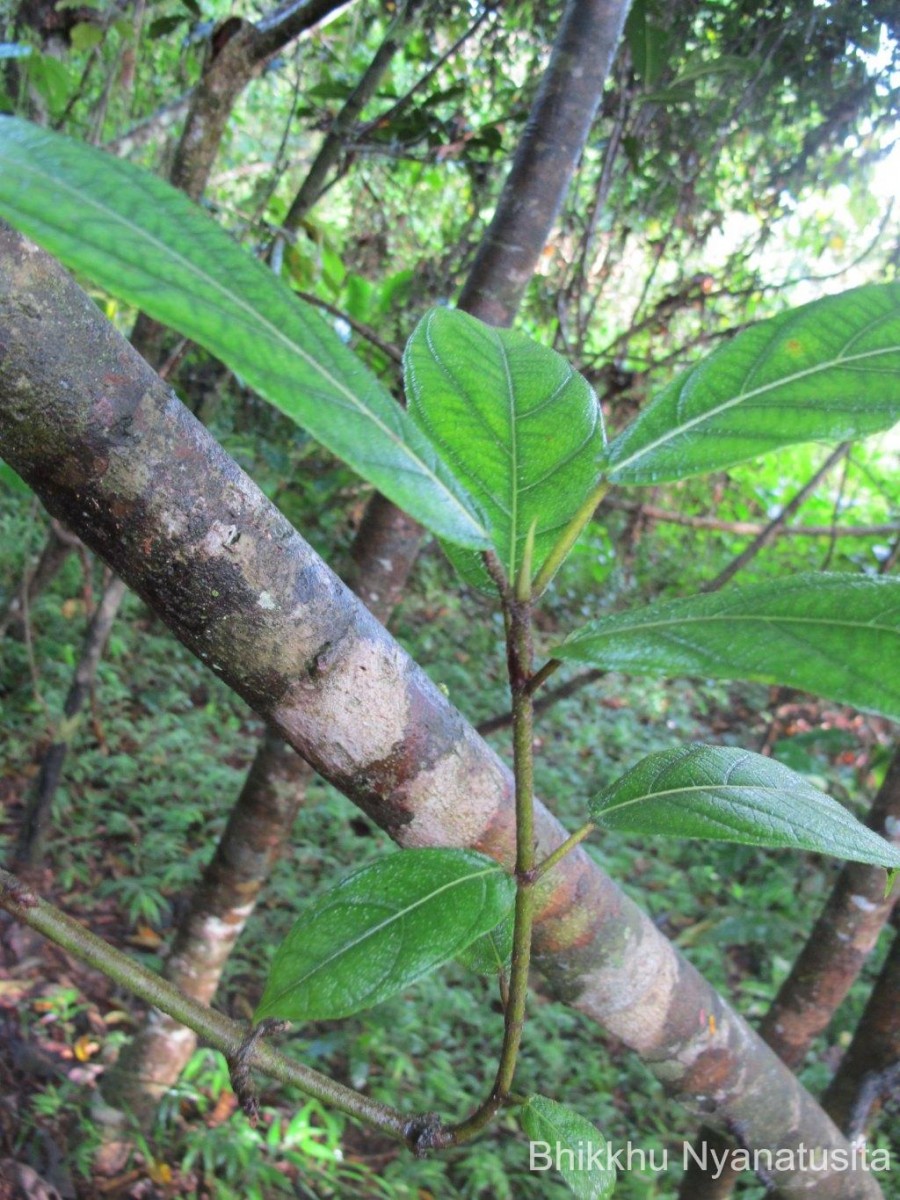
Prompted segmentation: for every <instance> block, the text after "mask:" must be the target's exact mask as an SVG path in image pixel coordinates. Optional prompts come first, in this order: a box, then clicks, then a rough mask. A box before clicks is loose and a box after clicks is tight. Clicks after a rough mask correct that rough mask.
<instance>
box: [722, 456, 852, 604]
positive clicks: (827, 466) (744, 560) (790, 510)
mask: <svg viewBox="0 0 900 1200" xmlns="http://www.w3.org/2000/svg"><path fill="white" fill-rule="evenodd" d="M849 451H850V442H842V443H841V445H840V446H838V447H837V449H836V450H832V452H831V454H829V455H828V457H827V458H826V459H825V461H824V462H823V463H822V465H821V467H819V469H818V471H816V472H815V474H814V475H813V477H812V478H811V479H809V480H808V481H807V482H806V483H805V484H804V485H803V487H802V488H801V489H800V490H799V492H797V493H796V494H795V495H794V496H792V497H791V499H790V500H789V501H788V502H787V504H785V505H784V507H783V508H782V510H781V512H780V513H779V514H778V516H777V517H774V518H773V519H772V520H771V521H770V522H769V524H768V525H767V526H766V527H765V528H764V529H763V530H761V531H760V533H758V534H757V535H756V537H755V538H754V539H753V541H752V542H751V543H750V545H749V546H747V547H745V549H743V550H742V551H741V553H740V554H738V555H736V556H735V557H734V558H733V559H732V560H731V562H730V563H729V564H728V566H727V567H725V568H724V570H722V571H720V572H719V574H718V575H717V576H716V577H715V579H711V580H710V581H709V583H706V584H704V585H703V587H702V588H701V589H700V590H701V591H702V592H717V591H718V590H719V588H722V587H724V586H725V584H726V583H728V582H729V580H731V579H733V578H734V576H735V575H737V573H738V572H739V571H742V570H743V569H744V567H746V565H747V564H748V563H749V562H752V560H753V559H754V558H756V556H757V554H759V553H760V551H762V550H764V549H765V548H766V546H768V545H770V544H771V543H772V542H774V541H775V539H776V538H777V537H778V534H779V531H780V530H782V529H784V528H785V526H786V525H787V522H788V520H789V519H790V518H791V517H792V516H793V515H794V513H795V512H797V510H798V509H799V508H800V507H801V505H802V504H803V502H804V501H805V500H806V499H807V498H808V497H809V495H810V494H811V493H812V492H814V491H815V489H816V488H817V487H818V486H819V484H820V483H821V482H822V480H823V479H824V478H825V476H826V475H827V474H828V472H829V471H830V470H831V468H832V467H833V466H835V464H836V463H839V462H840V461H841V459H842V458H846V457H847V454H848V453H849ZM835 515H836V514H835ZM833 544H834V543H833V542H832V543H831V545H832V547H833ZM829 553H830V551H829ZM822 569H823V570H824V569H825V568H824V566H823V568H822Z"/></svg>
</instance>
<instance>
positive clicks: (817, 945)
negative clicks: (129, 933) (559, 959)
mask: <svg viewBox="0 0 900 1200" xmlns="http://www.w3.org/2000/svg"><path fill="white" fill-rule="evenodd" d="M868 824H869V826H870V827H871V828H872V829H874V830H876V832H878V833H880V834H882V835H883V836H884V837H885V838H888V840H890V841H892V842H894V843H895V844H900V751H897V752H895V754H894V757H893V759H892V760H891V763H890V766H889V767H888V771H887V774H886V775H885V778H884V782H883V783H882V785H881V787H880V788H879V789H878V794H877V795H876V797H875V800H874V802H873V804H872V808H871V810H870V812H869V816H868ZM896 901H897V888H896V887H895V888H894V889H893V891H892V892H891V894H890V895H889V896H885V889H884V872H883V871H882V870H880V869H878V868H877V867H869V866H866V864H865V863H845V864H844V867H843V869H842V870H841V873H840V875H839V876H838V878H837V881H836V882H835V885H834V887H833V889H832V891H831V895H830V896H829V897H828V901H827V903H826V904H825V907H824V908H823V910H822V912H821V915H820V916H819V919H818V920H817V921H816V924H815V926H814V927H813V930H812V933H811V934H810V935H809V938H808V939H807V942H806V945H805V946H804V947H803V950H802V951H801V952H800V954H799V956H798V958H797V961H796V962H795V963H794V965H793V967H792V968H791V972H790V974H789V975H788V977H787V978H786V979H785V981H784V983H783V984H782V985H781V987H780V989H779V991H778V995H777V996H776V997H775V999H774V1001H773V1002H772V1006H771V1008H770V1009H769V1011H768V1012H767V1013H766V1015H765V1017H764V1018H763V1021H762V1024H761V1026H760V1034H761V1036H762V1037H763V1038H764V1039H765V1041H766V1042H767V1043H768V1044H769V1045H770V1046H771V1047H772V1049H773V1050H774V1051H775V1053H776V1054H777V1055H778V1056H779V1058H780V1059H781V1060H782V1061H783V1062H785V1063H787V1065H788V1066H789V1067H791V1068H793V1069H795V1070H796V1068H797V1067H799V1066H800V1065H801V1063H802V1062H803V1059H804V1057H805V1056H806V1053H807V1051H808V1050H809V1048H810V1046H811V1045H812V1043H813V1041H814V1040H815V1039H816V1038H817V1037H818V1036H819V1034H821V1033H823V1032H824V1031H825V1029H826V1028H827V1027H828V1025H829V1023H830V1022H831V1019H832V1017H833V1016H834V1014H835V1012H836V1011H837V1009H838V1006H839V1005H840V1004H841V1002H842V1001H843V999H844V997H845V996H846V995H847V993H848V991H849V990H850V988H851V986H852V985H853V982H854V981H855V979H856V978H857V976H858V975H859V972H860V971H861V970H862V967H863V965H864V963H865V961H866V959H867V958H868V957H869V955H870V954H871V952H872V949H873V947H874V946H875V943H876V941H877V940H878V935H879V933H880V932H881V930H882V929H883V928H884V925H885V922H886V921H887V920H888V918H889V917H890V915H891V912H892V910H893V908H894V906H895V904H896ZM895 1005H896V1006H897V1007H898V1008H900V1003H898V1002H897V997H896V996H895ZM876 1011H878V1010H877V1006H876ZM864 1044H865V1043H864ZM860 1060H861V1059H857V1061H860ZM867 1061H868V1060H867ZM875 1061H876V1062H877V1057H876V1060H875ZM851 1063H852V1060H851ZM826 1109H828V1105H827V1104H826ZM828 1111H832V1110H830V1109H828ZM834 1115H835V1114H834V1112H832V1116H834ZM840 1115H841V1118H842V1119H838V1118H837V1117H836V1118H835V1119H836V1121H837V1124H838V1125H840V1126H841V1128H842V1129H844V1131H845V1132H848V1130H847V1126H846V1124H845V1122H844V1120H843V1118H844V1117H846V1112H845V1111H844V1110H843V1108H842V1109H841V1114H840ZM851 1136H855V1132H853V1133H852V1134H851ZM704 1142H705V1143H706V1146H707V1148H708V1153H707V1158H706V1161H708V1162H710V1163H711V1164H713V1168H714V1169H713V1170H712V1171H702V1170H701V1169H700V1168H699V1167H698V1166H697V1164H696V1160H693V1161H692V1163H691V1166H690V1167H689V1169H688V1170H687V1171H686V1172H685V1176H684V1180H683V1182H682V1185H681V1191H680V1193H679V1194H680V1196H681V1197H682V1200H726V1197H728V1196H730V1195H731V1192H732V1189H733V1187H734V1182H735V1180H736V1179H737V1175H738V1173H737V1172H736V1171H733V1170H731V1169H730V1168H728V1167H726V1168H724V1169H723V1170H717V1169H715V1164H716V1163H717V1162H720V1161H721V1156H722V1154H723V1153H724V1152H726V1151H727V1150H728V1148H729V1146H730V1145H731V1144H732V1143H731V1142H729V1141H727V1140H725V1139H724V1138H722V1137H720V1136H719V1135H718V1134H717V1133H716V1132H715V1131H714V1130H711V1129H702V1130H701V1131H700V1135H699V1138H698V1156H700V1149H699V1146H701V1145H702V1144H703V1143H704Z"/></svg>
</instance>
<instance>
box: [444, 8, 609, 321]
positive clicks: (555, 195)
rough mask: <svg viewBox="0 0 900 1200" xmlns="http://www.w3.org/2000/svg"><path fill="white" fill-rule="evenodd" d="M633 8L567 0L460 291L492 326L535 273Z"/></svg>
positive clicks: (469, 307)
mask: <svg viewBox="0 0 900 1200" xmlns="http://www.w3.org/2000/svg"><path fill="white" fill-rule="evenodd" d="M628 7H629V0H568V3H567V4H566V7H565V11H564V12H563V16H562V21H561V24H560V32H559V35H558V37H557V39H556V42H555V43H554V46H553V54H552V56H551V59H550V64H549V66H548V68H547V70H546V72H545V73H544V77H543V79H542V80H541V87H540V91H539V93H538V96H537V100H536V101H535V104H534V107H533V108H532V110H531V113H530V114H529V117H528V125H527V128H526V134H525V137H524V138H523V139H522V141H521V142H520V143H519V145H518V147H517V149H516V155H515V158H514V160H513V165H512V169H511V171H510V174H509V178H508V179H507V181H506V184H505V186H504V189H503V194H502V195H501V197H500V202H499V204H498V205H497V209H496V212H495V213H494V217H493V220H492V221H491V224H490V226H489V228H488V230H487V233H486V234H485V236H484V238H483V240H482V242H481V245H480V246H479V248H478V253H477V254H476V256H475V262H474V264H473V266H472V270H471V272H470V274H469V278H468V280H467V281H466V285H465V287H464V288H463V292H462V296H461V298H460V307H461V308H466V309H467V311H469V312H472V311H474V310H475V309H477V312H478V315H479V316H480V317H481V318H482V320H484V321H487V322H488V324H490V325H506V324H508V323H509V320H510V316H509V309H510V303H509V295H510V293H512V294H514V295H515V296H517V297H518V296H520V295H521V292H522V289H523V288H524V287H525V286H526V285H527V284H528V282H529V281H530V279H531V276H532V273H533V271H534V261H533V259H532V258H531V247H532V246H533V244H534V243H535V241H536V240H538V238H539V239H540V243H541V245H542V246H543V244H544V242H545V241H546V239H547V232H548V231H549V229H550V227H552V225H553V222H554V220H555V219H556V215H557V213H558V212H559V209H560V206H561V204H562V202H563V199H564V198H565V195H566V192H567V191H568V188H569V181H570V180H571V178H572V173H573V172H574V170H575V167H576V165H577V162H578V159H579V158H580V156H581V152H582V149H583V147H584V144H585V141H586V139H587V135H588V132H589V131H590V128H591V125H592V124H593V121H594V116H595V114H596V112H597V108H598V107H599V104H600V99H601V97H602V95H603V85H604V82H605V80H606V77H607V74H608V72H609V68H610V65H611V63H612V59H613V55H614V54H615V51H616V47H617V46H618V44H619V38H620V37H621V34H622V27H623V26H624V24H625V17H626V14H627V12H628ZM537 231H541V232H537ZM473 306H475V307H474V308H473ZM513 307H515V306H513Z"/></svg>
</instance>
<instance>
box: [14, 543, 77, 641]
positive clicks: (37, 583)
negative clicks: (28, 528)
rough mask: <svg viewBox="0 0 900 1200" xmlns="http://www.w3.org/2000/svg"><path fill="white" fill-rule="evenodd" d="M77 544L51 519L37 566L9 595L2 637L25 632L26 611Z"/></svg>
mask: <svg viewBox="0 0 900 1200" xmlns="http://www.w3.org/2000/svg"><path fill="white" fill-rule="evenodd" d="M77 544H78V539H77V538H73V537H70V536H69V535H68V534H66V533H65V531H64V530H63V528H62V526H61V525H60V524H59V522H58V521H51V522H50V531H49V533H48V534H47V540H46V542H45V543H44V548H43V550H42V551H41V554H40V558H39V559H38V561H37V563H36V564H35V567H34V570H33V571H29V572H27V573H26V575H25V578H24V579H23V580H22V584H21V586H20V587H18V588H17V589H16V590H15V592H13V594H12V595H11V596H10V598H9V603H8V604H7V606H6V608H5V609H4V611H3V614H2V616H0V638H4V637H6V636H7V634H8V635H9V636H10V637H13V638H17V639H19V640H21V639H22V638H24V636H25V614H26V612H27V610H28V609H30V608H31V606H32V604H33V603H34V601H35V600H36V599H37V598H38V596H39V595H40V594H41V592H42V591H43V590H44V588H46V587H47V586H48V585H49V584H50V583H51V582H52V581H53V580H54V579H55V578H56V576H57V574H58V573H59V571H60V568H61V567H62V565H63V563H64V562H65V561H66V559H67V558H68V557H69V555H70V554H71V553H72V550H73V549H74V548H75V546H76V545H77Z"/></svg>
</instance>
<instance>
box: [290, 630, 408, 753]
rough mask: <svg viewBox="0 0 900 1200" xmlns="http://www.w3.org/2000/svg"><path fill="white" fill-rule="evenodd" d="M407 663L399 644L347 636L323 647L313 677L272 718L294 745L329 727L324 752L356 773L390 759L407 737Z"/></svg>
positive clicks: (309, 741) (302, 682) (300, 682)
mask: <svg viewBox="0 0 900 1200" xmlns="http://www.w3.org/2000/svg"><path fill="white" fill-rule="evenodd" d="M406 663H407V659H406V655H405V654H404V652H403V651H402V650H401V649H400V647H399V646H396V645H395V644H393V643H388V644H385V643H384V642H381V643H378V642H371V641H369V640H367V639H365V638H354V637H347V638H345V639H343V640H342V641H341V642H340V643H339V644H338V645H337V646H333V647H327V648H323V649H322V651H321V653H320V654H319V656H318V657H317V658H316V659H315V660H314V661H313V664H312V666H311V669H310V677H309V678H308V679H301V680H298V681H297V682H296V683H295V684H294V685H293V686H292V687H291V688H290V689H289V690H288V692H287V694H286V695H285V696H284V698H283V699H282V700H281V702H280V703H279V704H277V705H276V707H275V708H274V709H273V710H272V713H271V719H272V721H273V723H274V724H275V725H276V726H277V728H278V729H279V731H280V732H282V733H283V734H284V736H285V737H286V738H287V740H288V741H290V742H292V743H293V744H294V745H301V746H308V745H311V744H313V743H315V742H316V741H317V739H319V738H321V737H322V734H323V731H324V734H325V737H326V738H327V745H326V746H325V747H323V750H324V752H325V753H326V754H327V756H328V760H329V762H330V763H331V764H332V766H333V769H334V770H335V771H337V772H339V773H341V774H342V775H348V776H352V775H355V774H357V773H359V771H360V764H361V763H365V762H367V761H369V762H372V761H377V760H379V759H383V758H387V757H388V756H389V755H390V754H391V753H392V751H393V750H394V748H395V747H396V746H397V745H398V744H399V743H400V742H402V740H403V735H404V732H405V730H406V725H407V722H408V720H409V700H408V697H407V694H406V688H405V686H403V682H404V675H405V673H406ZM348 684H349V686H348ZM364 769H365V768H364V767H363V770H364Z"/></svg>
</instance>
